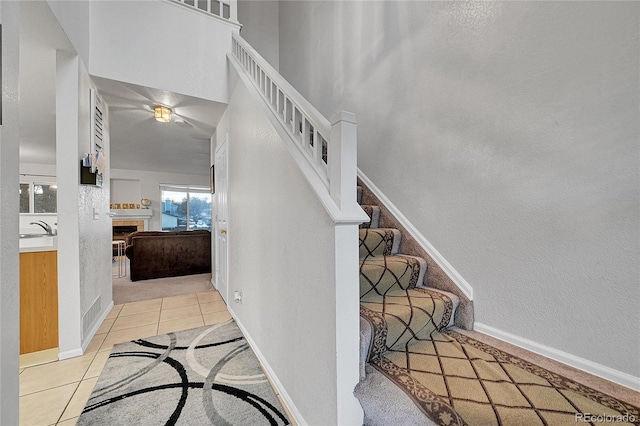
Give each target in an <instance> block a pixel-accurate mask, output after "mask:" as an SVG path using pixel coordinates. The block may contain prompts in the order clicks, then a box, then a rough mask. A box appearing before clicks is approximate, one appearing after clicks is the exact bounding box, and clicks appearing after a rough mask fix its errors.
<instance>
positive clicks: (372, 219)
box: [360, 204, 380, 228]
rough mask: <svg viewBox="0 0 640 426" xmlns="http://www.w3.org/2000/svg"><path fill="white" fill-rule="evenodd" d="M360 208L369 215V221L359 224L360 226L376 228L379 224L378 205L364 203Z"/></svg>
mask: <svg viewBox="0 0 640 426" xmlns="http://www.w3.org/2000/svg"><path fill="white" fill-rule="evenodd" d="M360 207H362V210H364V212H365V213H366V214H367V216H369V222H365V223H363V224H361V225H360V228H377V227H378V226H379V225H380V207H379V206H374V205H369V204H364V205H361V206H360Z"/></svg>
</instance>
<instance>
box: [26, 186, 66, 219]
mask: <svg viewBox="0 0 640 426" xmlns="http://www.w3.org/2000/svg"><path fill="white" fill-rule="evenodd" d="M57 192H58V187H57V186H56V184H55V183H41V182H30V183H21V184H20V213H55V212H56V211H57V195H58V194H57Z"/></svg>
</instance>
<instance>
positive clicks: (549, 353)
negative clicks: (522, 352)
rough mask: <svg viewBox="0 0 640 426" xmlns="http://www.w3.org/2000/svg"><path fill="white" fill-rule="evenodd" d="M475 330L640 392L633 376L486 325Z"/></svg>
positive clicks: (639, 381)
mask: <svg viewBox="0 0 640 426" xmlns="http://www.w3.org/2000/svg"><path fill="white" fill-rule="evenodd" d="M473 328H474V330H475V331H478V332H480V333H484V334H487V335H489V336H491V337H495V338H496V339H500V340H502V341H505V342H507V343H511V344H512V345H515V346H518V347H520V348H523V349H526V350H529V351H531V352H535V353H537V354H538V355H542V356H545V357H547V358H551V359H553V360H555V361H558V362H561V363H563V364H566V365H568V366H570V367H574V368H577V369H579V370H582V371H584V372H587V373H589V374H593V375H594V376H598V377H601V378H603V379H606V380H609V381H610V382H614V383H617V384H619V385H622V386H625V387H628V388H630V389H633V390H635V391H638V392H640V377H635V376H632V375H631V374H627V373H623V372H622V371H618V370H614V369H613V368H610V367H606V366H604V365H602V364H598V363H595V362H593V361H589V360H587V359H584V358H580V357H578V356H575V355H571V354H569V353H567V352H563V351H560V350H558V349H555V348H552V347H549V346H545V345H542V344H540V343H537V342H534V341H533V340H529V339H526V338H524V337H520V336H516V335H514V334H511V333H508V332H506V331H502V330H499V329H497V328H494V327H491V326H488V325H486V324H482V323H478V322H476V323H475V324H474V327H473Z"/></svg>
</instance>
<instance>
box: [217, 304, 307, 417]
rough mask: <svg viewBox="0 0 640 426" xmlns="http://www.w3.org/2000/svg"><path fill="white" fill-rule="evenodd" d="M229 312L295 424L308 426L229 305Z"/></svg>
mask: <svg viewBox="0 0 640 426" xmlns="http://www.w3.org/2000/svg"><path fill="white" fill-rule="evenodd" d="M227 310H228V311H229V313H230V314H231V316H232V317H233V319H234V320H235V322H236V324H237V325H238V328H240V331H242V334H243V335H244V338H245V339H247V343H249V346H251V349H252V350H253V352H254V353H255V354H256V356H257V357H258V359H259V360H260V363H261V364H262V367H263V368H264V370H265V373H266V375H267V376H268V377H269V379H270V380H271V383H272V384H273V386H275V388H276V389H277V391H278V393H279V394H280V397H281V398H282V401H283V402H284V404H285V405H286V406H287V407H286V408H287V410H288V411H289V414H291V416H292V417H293V419H292V420H294V423H295V424H297V425H300V426H305V425H308V423H307V422H306V421H305V420H304V418H303V417H302V414H300V411H298V408H297V407H296V405H295V404H294V403H293V400H292V399H291V397H290V396H289V394H288V393H287V390H286V389H285V387H284V386H283V385H282V383H281V382H280V380H278V376H276V373H275V372H274V371H273V369H272V368H271V366H270V365H269V363H268V362H267V359H266V358H265V356H264V355H263V354H262V352H260V349H259V348H258V345H257V344H256V342H255V341H254V340H253V339H252V338H251V335H250V334H249V332H248V331H247V329H246V328H244V327H243V325H242V323H241V322H240V320H239V319H238V317H237V316H236V314H235V312H233V310H232V309H231V306H229V305H227Z"/></svg>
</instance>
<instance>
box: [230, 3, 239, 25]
mask: <svg viewBox="0 0 640 426" xmlns="http://www.w3.org/2000/svg"><path fill="white" fill-rule="evenodd" d="M229 20H230V21H231V22H238V0H230V1H229Z"/></svg>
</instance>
